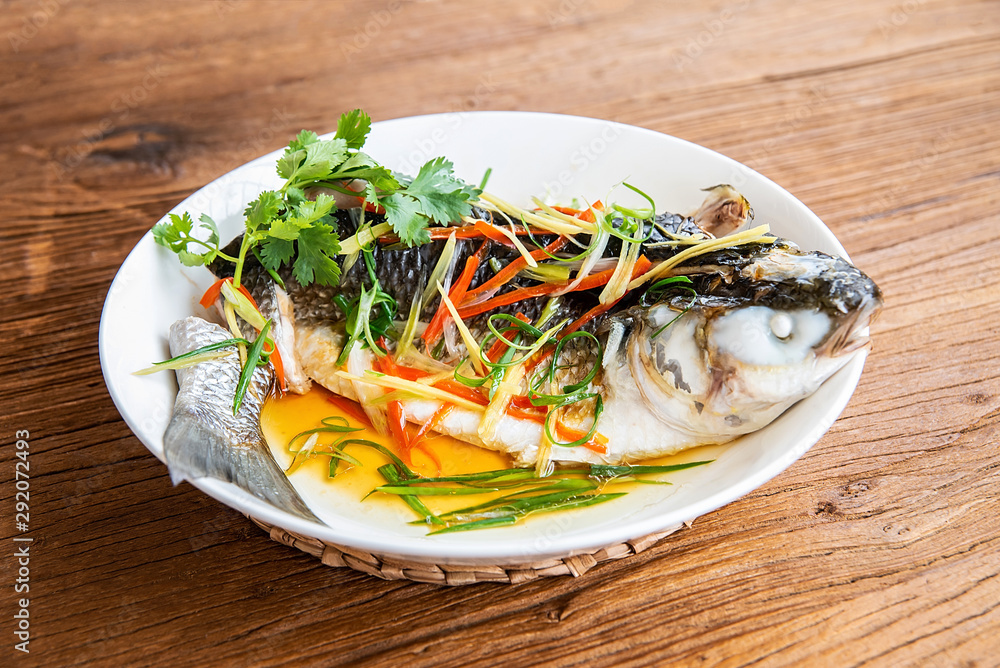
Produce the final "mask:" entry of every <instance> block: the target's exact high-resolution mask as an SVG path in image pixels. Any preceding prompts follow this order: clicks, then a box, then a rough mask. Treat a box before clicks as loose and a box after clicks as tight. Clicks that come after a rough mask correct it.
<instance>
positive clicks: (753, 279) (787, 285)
mask: <svg viewBox="0 0 1000 668" xmlns="http://www.w3.org/2000/svg"><path fill="white" fill-rule="evenodd" d="M788 266H794V267H795V269H793V270H788V271H780V272H779V271H777V269H779V268H780V269H785V268H786V267H788ZM677 273H683V274H684V275H685V276H687V277H688V278H689V279H690V280H691V281H692V283H693V287H694V289H695V291H696V292H697V293H698V297H697V299H696V300H695V304H696V305H698V306H700V307H704V308H725V309H732V308H737V307H740V306H769V307H771V308H774V309H792V308H814V309H816V310H819V311H823V312H825V313H827V314H828V315H830V316H832V317H833V318H834V319H835V320H840V319H843V318H846V317H848V316H850V315H851V314H854V313H856V312H858V311H859V310H862V309H866V308H871V309H878V308H880V307H881V305H882V291H881V290H880V289H879V287H878V286H877V285H876V284H875V282H874V281H873V280H872V279H871V278H869V277H868V276H867V275H866V274H865V273H864V272H862V271H861V270H860V269H858V268H857V267H855V266H854V265H853V264H851V263H850V262H848V261H846V260H844V259H842V258H839V257H835V256H832V255H827V254H826V253H822V252H820V251H803V250H801V249H799V248H797V247H796V246H794V245H793V244H790V243H789V242H787V241H785V240H783V239H775V241H774V242H772V243H748V244H743V245H740V246H736V247H732V248H725V249H722V250H719V251H715V252H712V253H707V254H705V255H701V256H698V257H696V258H693V259H692V260H691V261H689V262H686V263H684V264H682V265H681V268H680V269H678V271H677ZM670 301H671V303H672V305H674V306H675V307H678V308H684V307H686V305H687V304H688V303H690V296H685V295H683V294H674V295H673V296H672V297H670Z"/></svg>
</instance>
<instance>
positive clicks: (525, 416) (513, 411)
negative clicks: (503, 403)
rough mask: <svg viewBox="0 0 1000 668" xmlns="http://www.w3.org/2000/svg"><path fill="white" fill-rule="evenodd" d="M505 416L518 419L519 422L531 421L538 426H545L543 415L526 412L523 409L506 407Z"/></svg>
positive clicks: (535, 412)
mask: <svg viewBox="0 0 1000 668" xmlns="http://www.w3.org/2000/svg"><path fill="white" fill-rule="evenodd" d="M507 415H509V416H511V417H515V418H518V419H519V420H531V421H532V422H537V423H538V424H545V413H539V412H537V411H528V410H524V409H523V408H517V407H516V406H507Z"/></svg>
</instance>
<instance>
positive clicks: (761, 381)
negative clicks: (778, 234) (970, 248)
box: [626, 242, 882, 442]
mask: <svg viewBox="0 0 1000 668" xmlns="http://www.w3.org/2000/svg"><path fill="white" fill-rule="evenodd" d="M685 274H687V275H689V277H690V279H691V281H692V287H693V288H694V291H695V293H696V294H695V295H692V294H691V293H690V291H683V292H676V291H675V293H674V294H668V295H666V296H664V297H662V298H659V299H657V300H656V301H655V302H653V303H646V304H644V305H641V306H639V307H636V308H633V309H632V310H631V312H632V322H633V327H634V331H633V332H632V335H631V336H630V337H629V340H628V344H627V346H626V348H627V353H626V354H627V359H628V365H629V367H630V371H631V374H632V376H633V377H634V378H635V379H636V383H637V385H638V386H639V390H640V393H641V395H642V397H643V400H644V402H645V403H646V404H647V409H648V410H650V411H651V412H653V413H654V414H656V415H657V417H659V418H660V419H661V420H662V421H664V422H667V423H669V424H670V425H671V426H672V427H673V428H675V429H683V430H686V431H687V432H688V433H690V434H692V435H695V436H699V435H704V436H705V438H706V439H709V437H710V436H711V435H713V434H715V435H721V436H723V437H724V439H723V440H728V439H729V438H735V437H736V436H739V435H741V434H744V433H748V432H750V431H754V430H756V429H760V428H762V427H763V426H765V425H767V424H768V423H770V422H771V421H772V420H773V419H774V418H776V417H777V416H778V415H780V414H781V413H782V412H783V411H785V410H786V409H787V408H788V407H789V406H791V405H792V404H794V403H795V402H797V401H799V400H800V399H802V398H805V397H807V396H809V395H810V394H812V393H813V392H815V391H816V389H817V388H818V387H819V386H820V385H821V384H822V383H823V382H824V381H825V380H826V379H827V378H829V377H830V376H831V375H833V374H834V373H835V372H836V371H837V370H838V369H840V368H841V367H843V366H844V365H845V364H846V363H847V362H848V361H849V360H850V359H852V357H853V356H854V354H855V353H857V352H858V351H859V350H862V349H865V348H867V347H869V345H870V341H869V335H868V326H869V324H870V322H871V320H872V318H873V317H874V316H875V315H876V314H877V313H878V312H879V310H880V309H881V306H882V296H881V293H880V291H879V289H878V287H877V286H876V285H875V283H874V282H873V281H872V280H871V279H870V278H868V277H867V276H866V275H864V274H863V273H862V272H861V271H860V270H858V269H857V268H856V267H854V266H853V265H851V264H850V263H848V262H846V261H844V260H842V259H840V258H836V257H833V256H830V255H826V254H824V253H818V252H802V251H800V250H798V249H797V248H795V247H794V246H791V245H789V244H787V243H783V242H782V243H775V244H762V245H755V246H754V247H753V248H741V249H738V250H733V251H727V252H722V253H715V254H712V255H711V256H709V257H704V258H702V259H701V261H700V262H699V266H697V267H687V268H685ZM647 294H648V293H647ZM718 441H719V439H718V438H716V442H718ZM705 442H709V440H706V441H705Z"/></svg>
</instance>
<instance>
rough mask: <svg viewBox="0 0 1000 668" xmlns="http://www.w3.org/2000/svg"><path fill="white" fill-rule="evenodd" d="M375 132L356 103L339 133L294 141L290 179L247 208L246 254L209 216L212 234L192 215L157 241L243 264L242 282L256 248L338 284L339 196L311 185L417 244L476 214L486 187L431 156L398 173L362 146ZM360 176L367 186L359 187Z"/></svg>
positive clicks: (170, 225) (168, 225)
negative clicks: (412, 170) (411, 173)
mask: <svg viewBox="0 0 1000 668" xmlns="http://www.w3.org/2000/svg"><path fill="white" fill-rule="evenodd" d="M370 131H371V117H370V116H368V114H366V113H365V112H364V111H362V110H360V109H355V110H354V111H350V112H348V113H345V114H343V115H342V116H341V117H340V120H339V122H338V123H337V132H336V134H335V135H334V136H333V137H332V138H331V139H320V137H319V135H317V134H316V133H315V132H311V131H309V130H303V131H301V132H300V133H299V134H298V135H297V136H296V137H295V138H294V139H293V140H292V141H291V142H289V144H288V147H287V148H286V149H285V151H284V153H283V154H282V155H281V157H280V158H279V159H278V163H277V172H278V176H280V177H281V178H283V179H285V183H284V185H282V186H281V188H280V189H278V190H265V191H264V192H262V193H261V194H260V195H259V196H258V197H257V198H256V199H254V200H253V201H252V202H250V204H249V205H248V206H247V208H246V210H245V211H244V217H245V224H246V231H245V233H244V235H243V242H242V244H241V247H240V252H239V256H238V257H236V258H233V257H231V256H228V255H226V254H224V253H222V252H221V251H220V249H219V232H218V227H217V226H216V224H215V222H214V221H213V220H212V219H211V218H210V217H208V216H207V215H202V217H201V219H200V220H201V225H200V226H199V227H200V228H204V229H206V230H207V231H208V238H207V239H200V238H198V237H197V236H195V235H194V233H193V232H194V221H192V220H191V217H190V215H189V214H186V213H185V214H184V215H182V216H177V215H175V214H171V215H170V217H169V219H168V220H167V221H163V222H161V223H159V224H157V225H156V226H155V227H154V228H153V235H154V238H155V240H156V242H157V243H159V244H160V245H162V246H166V247H167V248H170V249H171V250H172V251H174V252H175V253H177V254H178V256H179V257H180V260H181V262H183V263H184V264H185V265H188V266H198V265H208V264H211V263H212V262H213V261H215V259H216V258H218V257H221V258H223V259H226V260H229V261H231V262H235V263H236V270H235V272H234V281H233V282H234V284H235V285H237V286H238V285H239V284H240V278H241V277H242V270H243V264H244V262H245V260H246V255H247V253H249V252H251V251H252V252H253V253H254V254H255V255H256V256H257V257H258V258H259V259H260V261H261V263H262V264H263V265H264V267H265V268H267V269H268V271H270V272H272V274H275V272H277V271H278V269H279V268H280V267H281V266H283V265H286V264H291V267H292V273H293V275H294V276H295V278H296V280H297V281H299V283H301V284H303V285H309V284H311V283H319V284H321V285H337V284H338V283H339V282H340V274H341V268H340V264H339V263H338V262H337V256H338V255H339V254H340V252H341V248H340V237H339V235H338V232H337V229H336V224H335V220H334V218H333V216H332V214H333V213H334V212H335V211H336V208H337V207H336V200H335V198H334V197H332V196H330V195H328V194H326V193H320V194H318V195H315V196H313V197H310V196H307V195H308V194H309V193H310V191H315V190H316V189H323V188H325V189H329V190H333V191H335V192H340V193H343V194H346V195H352V196H355V197H357V198H358V199H359V200H363V202H364V203H365V204H366V205H368V206H369V208H370V209H373V210H376V211H384V212H385V216H386V221H387V222H388V223H389V225H390V227H391V228H392V230H393V231H394V232H395V233H396V234H397V235H398V236H399V238H400V240H401V241H402V242H403V243H405V244H406V245H409V246H415V245H419V244H423V243H427V242H428V241H430V234H429V233H428V232H427V227H428V226H430V225H435V224H437V225H447V224H448V223H450V222H453V221H456V220H459V219H460V218H461V217H462V216H466V215H468V214H469V213H471V210H472V207H471V205H470V203H469V202H470V200H474V199H476V198H477V197H478V196H479V195H480V193H481V192H482V191H481V189H479V188H476V187H474V186H471V185H469V184H467V183H465V182H464V181H462V180H461V179H459V178H457V177H456V176H455V174H454V171H453V168H454V166H453V165H452V163H451V162H450V161H448V160H446V159H445V158H435V159H433V160H430V161H429V162H427V163H426V164H425V165H424V166H423V167H421V168H420V170H419V172H418V173H417V175H416V176H415V177H413V178H410V177H408V176H404V175H402V174H396V173H394V172H392V171H391V170H389V169H388V168H386V167H385V166H383V165H381V164H379V163H378V162H376V161H375V160H374V159H373V158H372V157H371V156H369V155H368V154H367V153H365V152H364V151H362V150H361V149H362V148H363V147H364V144H365V141H366V140H367V138H368V134H369V132H370ZM355 182H357V183H363V184H364V187H363V188H362V189H356V188H351V185H352V184H354V183H355Z"/></svg>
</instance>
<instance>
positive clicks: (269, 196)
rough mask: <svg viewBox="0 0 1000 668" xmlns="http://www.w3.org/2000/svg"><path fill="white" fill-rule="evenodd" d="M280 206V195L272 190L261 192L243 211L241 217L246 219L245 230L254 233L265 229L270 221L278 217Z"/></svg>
mask: <svg viewBox="0 0 1000 668" xmlns="http://www.w3.org/2000/svg"><path fill="white" fill-rule="evenodd" d="M282 206H283V202H282V201H281V195H279V194H278V193H276V192H274V191H273V190H265V191H264V192H262V193H261V194H260V195H259V196H258V197H257V199H255V200H254V201H252V202H250V204H249V205H247V208H246V210H245V211H243V215H244V216H245V217H246V226H247V230H248V231H249V232H256V231H257V230H258V229H267V227H268V226H269V225H270V223H271V220H272V219H273V218H274V217H275V216H277V215H278V212H279V211H280V210H281V208H282Z"/></svg>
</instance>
